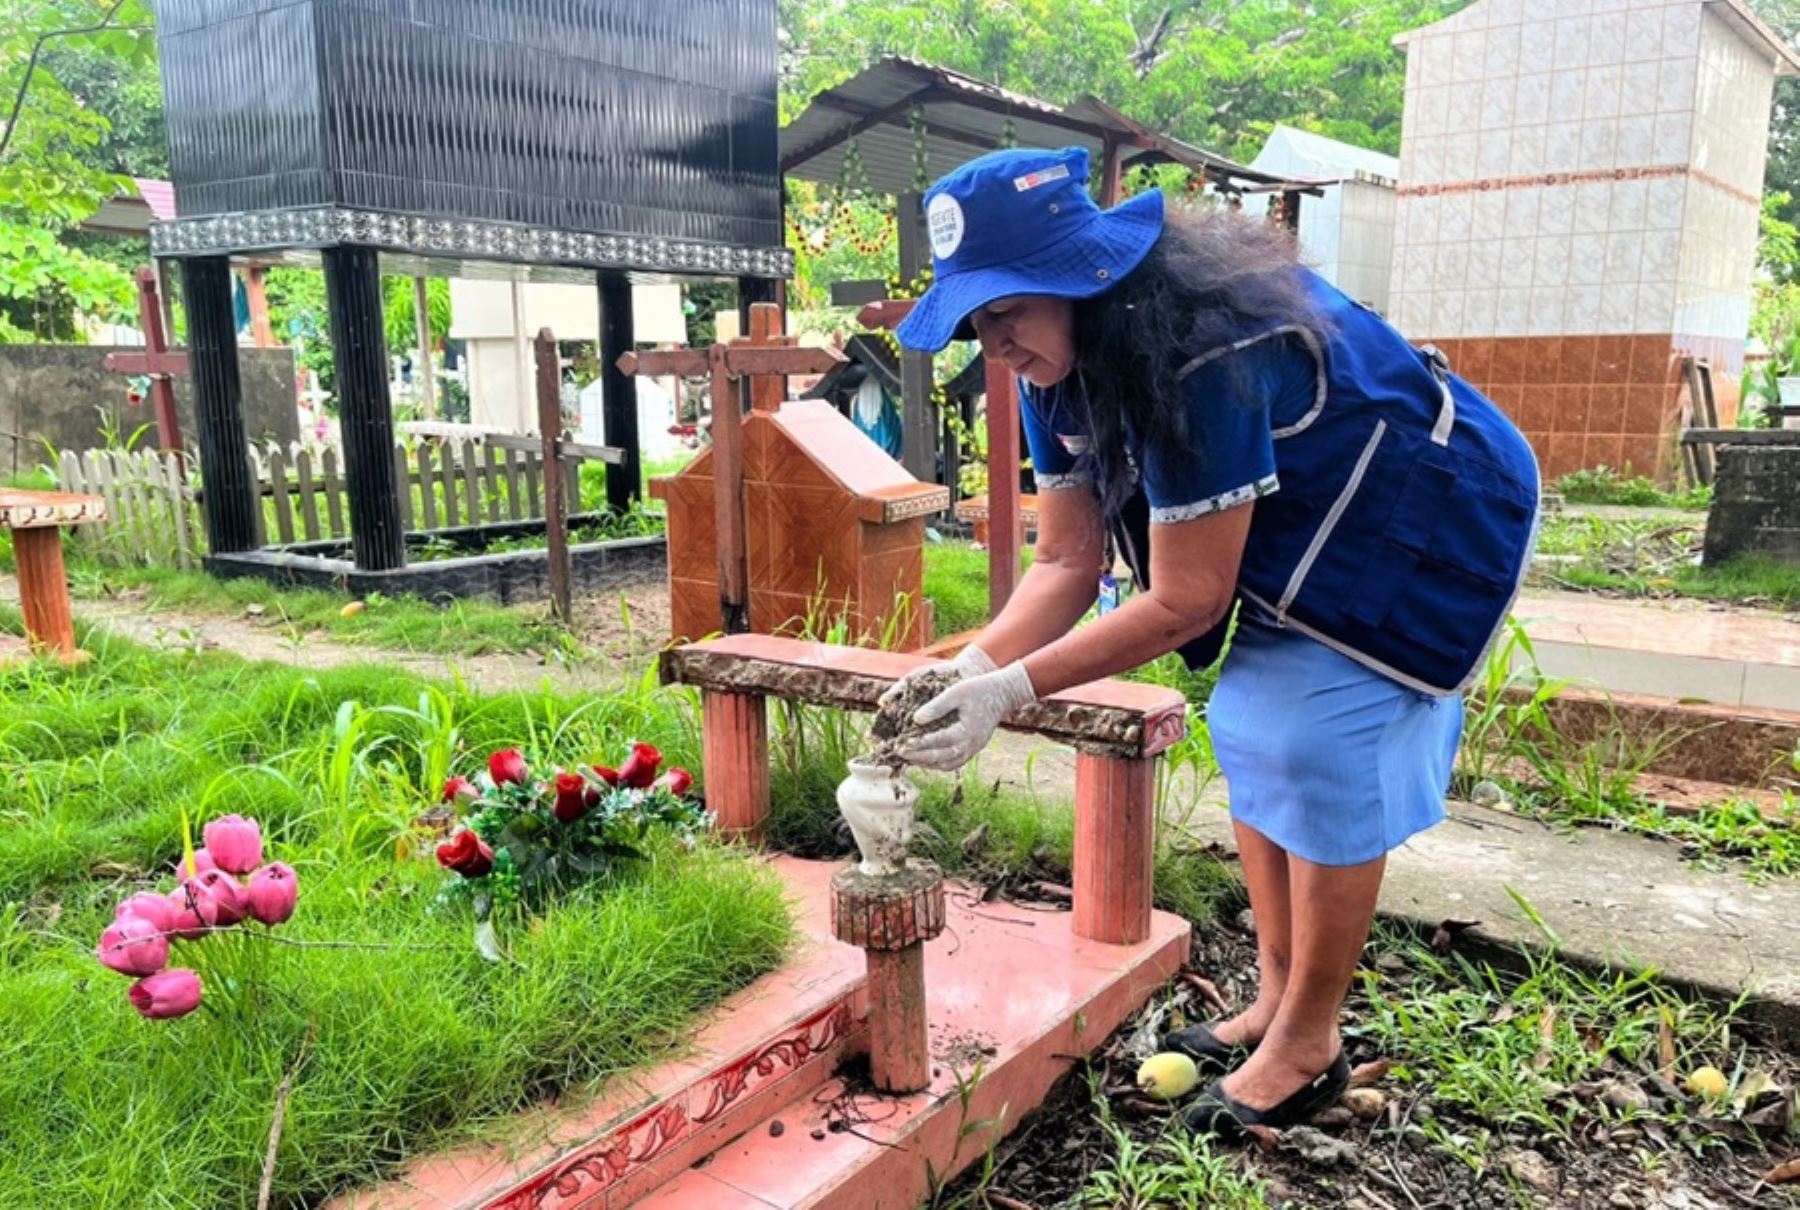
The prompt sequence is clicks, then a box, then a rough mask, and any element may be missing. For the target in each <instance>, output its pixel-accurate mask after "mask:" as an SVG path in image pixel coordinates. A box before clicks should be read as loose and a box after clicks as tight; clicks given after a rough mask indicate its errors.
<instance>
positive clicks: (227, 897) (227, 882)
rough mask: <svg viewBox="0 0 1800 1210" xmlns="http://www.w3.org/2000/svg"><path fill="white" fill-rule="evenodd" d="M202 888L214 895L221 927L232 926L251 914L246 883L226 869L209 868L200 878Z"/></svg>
mask: <svg viewBox="0 0 1800 1210" xmlns="http://www.w3.org/2000/svg"><path fill="white" fill-rule="evenodd" d="M198 881H199V883H200V887H201V890H202V891H203V892H204V893H205V894H207V895H210V896H212V901H213V903H214V904H215V905H216V906H217V907H218V915H219V918H218V924H219V927H221V928H230V927H231V926H232V925H234V924H236V923H237V922H238V921H240V920H242V919H243V918H244V917H245V916H248V915H249V914H250V899H249V896H248V895H247V894H246V893H245V891H244V884H243V883H241V882H239V881H238V880H237V879H235V878H233V877H232V876H231V875H230V874H227V873H226V872H225V871H224V870H208V871H206V873H204V874H202V875H200V877H199V879H198Z"/></svg>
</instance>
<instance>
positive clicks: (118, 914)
mask: <svg viewBox="0 0 1800 1210" xmlns="http://www.w3.org/2000/svg"><path fill="white" fill-rule="evenodd" d="M127 916H137V917H140V918H142V919H144V920H148V921H149V922H150V923H151V924H154V925H155V926H156V931H157V932H159V933H166V932H169V931H170V930H172V929H173V928H174V927H175V905H174V904H172V903H170V902H169V897H168V896H167V895H158V894H157V893H156V892H155V891H139V892H138V893H137V894H135V895H133V896H132V897H131V898H129V899H127V900H125V901H124V902H123V903H121V904H119V906H118V907H117V908H115V909H113V919H115V920H123V919H124V918H125V917H127Z"/></svg>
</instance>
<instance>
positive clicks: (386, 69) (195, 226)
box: [151, 0, 793, 588]
mask: <svg viewBox="0 0 1800 1210" xmlns="http://www.w3.org/2000/svg"><path fill="white" fill-rule="evenodd" d="M156 16H157V42H158V47H159V50H160V53H161V60H162V72H163V85H164V92H165V97H166V108H167V117H168V126H169V143H170V163H171V168H172V175H173V177H174V184H175V194H176V206H177V212H178V215H179V217H177V218H176V219H174V220H172V221H170V222H166V223H162V224H158V225H156V226H154V227H153V228H152V230H151V248H152V251H153V253H154V254H155V255H156V256H157V257H159V258H174V259H176V260H177V261H179V263H180V266H181V271H182V281H183V286H184V295H185V301H186V307H187V314H188V331H189V346H190V350H191V354H192V365H193V372H194V379H195V383H194V386H195V402H196V411H197V420H198V427H199V437H200V442H199V444H200V457H201V470H202V475H203V486H204V509H205V517H206V526H207V535H208V538H209V540H210V545H211V551H212V555H211V561H212V562H213V564H214V565H215V566H216V567H218V568H219V569H220V570H236V571H244V570H254V571H259V572H265V573H268V572H279V571H282V570H284V569H285V570H287V571H294V570H297V569H299V570H309V571H310V572H311V574H310V575H308V576H307V577H305V578H318V576H319V575H320V574H321V573H329V572H330V571H331V570H332V568H330V567H328V566H323V564H329V563H335V564H336V566H337V567H338V568H341V569H348V568H349V567H350V565H349V564H345V563H342V562H341V561H336V560H321V559H319V558H318V557H317V556H312V555H308V554H305V553H303V552H287V553H279V552H272V551H271V552H265V551H261V550H259V549H258V542H257V537H256V533H257V529H256V524H255V519H256V510H257V509H258V508H259V507H260V504H259V501H258V498H257V494H256V493H257V484H256V480H255V478H254V476H253V474H252V472H251V469H250V465H249V463H248V461H247V459H246V457H245V451H246V442H245V434H244V425H243V419H242V416H241V415H240V411H239V403H240V398H241V386H240V383H239V376H238V364H237V345H236V338H235V327H236V325H235V322H234V318H233V313H232V292H231V270H230V264H231V258H233V257H234V256H242V255H246V254H254V255H255V256H256V258H257V259H258V260H259V261H261V262H264V263H267V262H269V261H271V260H273V261H278V262H279V261H289V262H293V263H299V264H319V265H321V266H322V268H323V269H324V273H325V282H326V290H327V298H328V308H329V313H330V334H331V343H332V349H333V356H334V359H335V367H336V378H337V391H338V400H339V408H340V419H341V428H342V434H343V442H344V455H345V469H346V477H347V480H348V484H347V486H348V496H349V509H350V520H351V528H352V548H353V557H354V571H355V573H357V574H356V579H357V580H359V581H362V582H364V583H365V584H366V583H369V582H371V581H379V582H387V581H388V579H389V577H391V576H393V575H394V574H395V573H400V572H401V571H402V569H404V568H405V564H406V553H405V534H404V528H403V524H402V518H401V510H400V503H399V495H398V493H399V492H400V490H402V488H403V487H404V484H403V483H401V482H399V481H398V478H397V474H396V467H395V460H394V457H393V443H394V427H393V418H392V410H391V401H390V399H389V397H388V362H387V350H386V346H385V341H384V336H383V325H382V309H381V290H380V284H381V283H380V275H381V273H382V271H384V270H385V271H387V272H390V273H404V274H415V275H416V274H421V273H432V274H439V275H458V276H497V277H505V278H514V279H520V278H523V279H527V280H558V281H567V280H572V279H578V280H585V281H594V282H596V284H597V289H598V295H599V298H598V300H597V301H598V305H599V306H600V307H601V309H602V322H601V350H600V353H601V357H600V361H601V365H602V366H603V367H605V369H604V371H603V372H604V374H605V378H604V380H603V381H604V385H603V390H604V393H605V396H606V399H607V407H608V415H607V424H608V432H609V434H617V433H623V434H625V435H626V436H627V437H628V438H629V439H628V440H619V439H618V438H614V439H613V440H614V443H615V444H616V445H619V446H622V447H623V452H622V454H621V456H620V458H619V460H618V462H617V463H616V464H614V465H612V466H609V468H608V497H609V501H610V502H611V503H612V504H613V505H614V506H615V507H622V506H624V505H627V504H629V502H630V501H631V500H632V499H633V498H635V497H636V495H637V493H638V490H639V488H638V484H639V474H640V472H639V465H638V455H637V449H636V445H637V442H636V436H635V426H636V408H635V403H634V400H635V396H634V393H633V391H632V388H631V384H630V382H629V380H628V379H626V378H625V377H624V376H623V375H621V374H620V373H619V372H618V371H617V369H616V367H615V362H616V361H617V358H618V355H619V354H620V353H623V352H626V351H628V350H630V349H631V348H632V344H633V340H632V322H631V292H630V289H629V282H630V275H633V274H655V275H662V274H682V275H696V276H707V277H735V278H737V279H738V280H739V283H740V295H741V297H743V298H745V299H746V300H755V299H762V298H767V297H770V296H771V295H772V293H773V286H774V283H775V282H776V281H778V280H780V279H783V278H786V277H788V276H790V275H791V273H792V270H793V257H792V254H791V253H790V252H789V251H788V250H787V249H786V248H785V247H784V246H783V237H782V220H781V168H780V163H779V154H778V150H777V115H776V30H775V21H776V7H775V0H682V2H681V3H669V2H667V0H430V2H429V3H426V2H424V0H157V4H156ZM309 559H310V560H311V561H312V562H314V563H320V564H322V566H319V567H308V566H306V565H307V563H308V560H309ZM393 583H394V586H395V587H396V588H400V587H403V585H402V584H401V582H400V581H399V580H397V579H396V580H394V581H393Z"/></svg>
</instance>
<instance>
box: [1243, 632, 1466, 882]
mask: <svg viewBox="0 0 1800 1210" xmlns="http://www.w3.org/2000/svg"><path fill="white" fill-rule="evenodd" d="M1207 721H1208V724H1209V725H1210V728H1211V731H1212V742H1213V750H1214V752H1215V754H1216V755H1217V756H1218V759H1219V767H1220V768H1221V769H1222V770H1223V771H1224V774H1225V778H1226V781H1227V782H1228V783H1229V786H1230V790H1231V815H1232V818H1233V819H1235V820H1237V821H1238V822H1239V823H1243V824H1247V825H1249V826H1250V827H1252V828H1254V829H1256V831H1258V832H1260V833H1262V834H1263V835H1264V836H1266V837H1268V838H1269V839H1270V840H1272V841H1274V842H1275V843H1276V844H1278V845H1280V846H1281V847H1282V848H1284V849H1286V850H1287V851H1288V852H1290V853H1293V854H1294V855H1295V856H1297V857H1301V858H1304V859H1305V860H1307V861H1310V862H1313V863H1315V864H1317V865H1327V866H1349V865H1361V864H1362V863H1364V862H1367V861H1373V860H1375V859H1376V858H1377V857H1380V856H1381V855H1382V854H1383V853H1386V852H1387V851H1388V850H1390V849H1393V848H1396V847H1398V846H1399V845H1401V844H1404V843H1405V842H1406V840H1407V838H1408V837H1410V836H1412V835H1413V833H1415V832H1420V831H1423V830H1424V829H1426V828H1429V827H1431V826H1432V825H1433V824H1435V823H1437V822H1439V821H1440V820H1442V819H1443V818H1444V794H1445V792H1446V791H1447V790H1448V789H1449V787H1450V771H1451V768H1452V766H1453V765H1454V764H1455V761H1456V746H1457V743H1458V741H1459V740H1460V739H1461V738H1462V722H1463V710H1462V697H1461V695H1455V696H1451V697H1442V698H1439V697H1431V696H1429V695H1426V694H1423V693H1419V692H1418V691H1416V690H1413V689H1408V688H1407V687H1405V686H1404V685H1400V684H1398V683H1396V682H1394V681H1391V680H1389V679H1388V678H1387V677H1385V676H1382V675H1381V674H1380V673H1378V672H1374V671H1372V670H1371V669H1368V668H1365V667H1363V666H1362V665H1361V664H1359V663H1357V662H1356V661H1355V660H1352V659H1350V658H1349V657H1348V656H1345V655H1341V654H1339V653H1338V652H1336V651H1333V650H1332V649H1331V648H1329V647H1327V646H1325V645H1324V644H1323V643H1319V642H1316V641H1314V640H1312V639H1309V638H1307V637H1306V636H1305V635H1302V634H1299V633H1297V632H1295V631H1292V630H1278V629H1276V628H1274V627H1272V626H1269V625H1267V624H1264V623H1261V622H1258V621H1254V620H1251V619H1249V618H1245V619H1243V620H1242V621H1240V623H1239V625H1238V629H1237V633H1236V635H1235V636H1233V638H1232V641H1231V651H1230V653H1229V654H1227V655H1226V657H1225V666H1224V668H1223V669H1222V670H1221V672H1220V674H1219V684H1218V687H1217V688H1216V689H1215V690H1214V691H1213V695H1212V700H1211V702H1210V703H1209V705H1208V707H1207Z"/></svg>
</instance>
